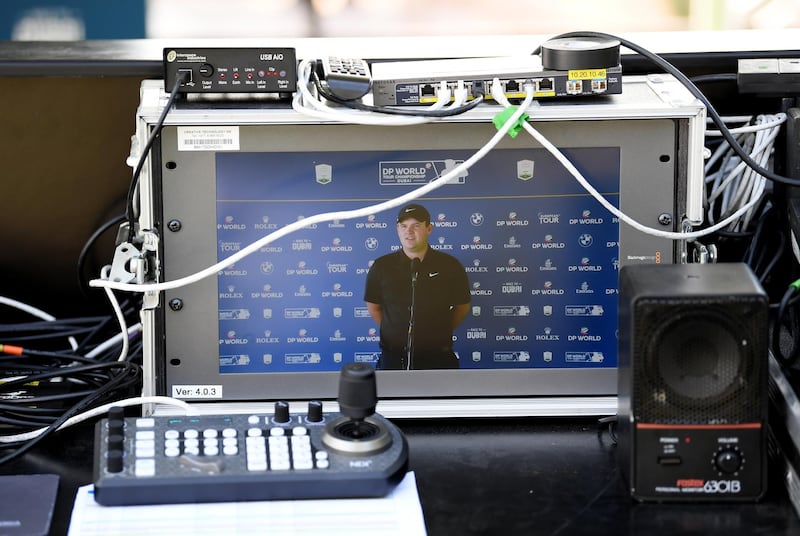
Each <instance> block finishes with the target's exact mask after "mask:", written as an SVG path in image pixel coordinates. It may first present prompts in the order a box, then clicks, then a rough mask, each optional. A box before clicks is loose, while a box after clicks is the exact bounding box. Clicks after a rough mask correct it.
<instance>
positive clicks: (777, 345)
mask: <svg viewBox="0 0 800 536" xmlns="http://www.w3.org/2000/svg"><path fill="white" fill-rule="evenodd" d="M797 286H798V282H797V281H795V282H794V283H792V284H791V285H789V288H787V289H786V292H784V294H783V297H782V298H781V301H780V303H779V304H778V311H777V313H776V314H775V321H774V325H773V326H772V345H771V346H772V353H773V355H774V356H775V358H776V359H777V360H778V362H779V363H781V364H782V365H783V366H784V367H787V368H788V367H793V366H794V365H795V364H796V363H797V362H798V359H800V341H798V337H796V336H793V337H791V339H792V348H791V349H790V351H789V354H788V355H787V354H784V353H783V349H782V348H781V333H782V328H783V326H784V320H785V317H786V314H787V312H788V311H789V310H790V309H789V304H790V302H791V300H792V299H793V298H795V297H796V296H797V295H798V294H799V292H798V288H797ZM792 309H793V308H792ZM794 323H795V322H794V320H792V321H791V324H794ZM792 331H793V332H794V331H795V330H794V329H792ZM795 335H796V333H795Z"/></svg>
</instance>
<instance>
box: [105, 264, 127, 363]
mask: <svg viewBox="0 0 800 536" xmlns="http://www.w3.org/2000/svg"><path fill="white" fill-rule="evenodd" d="M109 273H111V266H104V267H103V269H102V270H101V272H100V276H101V277H102V278H103V279H107V278H108V274H109ZM103 290H105V292H106V296H107V297H108V301H109V302H110V303H111V308H112V309H114V315H115V316H116V317H117V322H118V323H119V328H120V330H119V335H120V338H121V340H122V349H121V350H120V353H119V357H118V358H117V361H125V360H126V359H127V358H128V351H129V349H130V342H129V341H128V324H127V322H125V315H124V314H123V312H122V308H121V307H120V305H119V301H118V300H117V297H116V296H114V292H113V291H112V290H111V289H110V288H104V289H103Z"/></svg>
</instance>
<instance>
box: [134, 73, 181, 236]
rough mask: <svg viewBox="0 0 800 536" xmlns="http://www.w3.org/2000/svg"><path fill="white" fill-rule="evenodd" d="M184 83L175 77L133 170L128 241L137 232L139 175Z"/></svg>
mask: <svg viewBox="0 0 800 536" xmlns="http://www.w3.org/2000/svg"><path fill="white" fill-rule="evenodd" d="M182 83H183V78H182V77H180V76H178V77H177V78H176V79H175V86H174V87H173V88H172V91H170V94H169V99H167V103H166V104H165V105H164V109H163V110H162V111H161V115H160V116H159V117H158V120H157V121H156V124H155V126H154V127H153V130H152V131H151V132H150V137H148V138H147V143H145V146H144V147H143V148H142V151H141V154H139V161H138V162H137V163H136V168H135V169H134V171H133V177H132V178H131V184H130V187H129V188H128V197H127V200H126V205H125V217H126V219H127V220H128V242H131V243H132V242H133V239H134V236H135V234H136V228H135V225H136V214H135V212H136V209H135V199H136V192H137V190H138V189H139V177H140V175H141V173H142V168H143V167H144V163H145V161H146V160H147V155H148V154H149V153H150V149H151V148H152V147H153V143H155V140H156V138H157V137H158V135H159V134H160V133H161V129H162V128H163V127H164V120H165V119H166V118H167V114H168V113H169V111H170V109H171V108H172V105H173V104H174V102H175V99H176V98H177V97H178V89H180V87H181V84H182Z"/></svg>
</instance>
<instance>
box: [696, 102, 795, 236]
mask: <svg viewBox="0 0 800 536" xmlns="http://www.w3.org/2000/svg"><path fill="white" fill-rule="evenodd" d="M737 119H738V120H741V119H743V118H727V119H726V120H727V121H736V120H737ZM744 119H745V120H746V121H748V122H750V121H751V118H749V117H748V118H744ZM785 122H786V114H784V113H778V114H774V115H768V114H764V115H759V116H757V117H756V118H755V119H754V120H752V123H751V124H748V125H746V126H743V127H740V128H733V129H730V133H731V134H732V135H734V137H735V138H736V140H737V141H738V142H739V144H740V145H741V146H742V148H743V149H744V150H745V151H746V152H747V153H748V154H749V155H750V158H752V159H753V160H754V161H756V162H758V164H759V165H761V166H762V167H765V168H766V167H768V166H769V165H770V158H771V156H772V152H773V149H774V146H775V139H776V138H777V137H778V133H779V132H780V129H781V125H782V124H783V123H785ZM721 135H722V134H721V132H719V131H713V130H710V131H707V132H706V136H709V137H712V136H721ZM705 171H706V184H707V185H708V186H709V193H708V220H709V223H714V222H715V220H717V219H720V220H722V219H725V218H726V217H728V216H729V215H730V214H733V213H734V212H736V211H737V210H739V209H740V208H741V207H743V206H745V205H747V204H752V205H755V204H757V201H758V200H759V199H760V198H761V196H763V195H764V191H765V188H766V183H767V179H766V178H764V176H763V175H761V174H759V173H757V172H756V171H754V170H753V169H752V168H750V167H748V166H747V164H746V163H745V162H744V161H742V159H741V158H740V157H739V155H738V154H737V153H736V152H735V151H734V150H733V149H732V148H731V145H730V143H728V141H727V140H723V141H722V143H720V144H719V146H718V147H717V148H716V150H715V151H714V152H713V153H712V155H711V158H709V159H708V161H707V162H706V166H705ZM754 214H755V206H753V207H751V208H750V209H749V210H748V211H747V212H746V213H745V214H744V215H743V216H742V218H741V219H739V220H737V221H735V222H733V223H731V224H730V225H729V226H728V227H727V228H726V230H727V231H729V232H737V231H738V232H741V231H745V230H747V229H748V228H749V226H750V223H751V222H752V220H753V217H754Z"/></svg>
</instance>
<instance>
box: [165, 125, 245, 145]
mask: <svg viewBox="0 0 800 536" xmlns="http://www.w3.org/2000/svg"><path fill="white" fill-rule="evenodd" d="M178 150H179V151H238V150H239V127H237V126H217V127H178Z"/></svg>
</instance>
